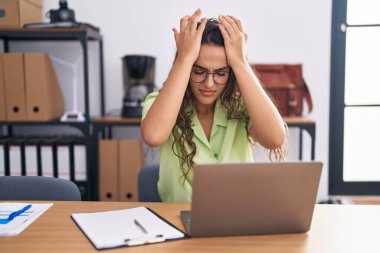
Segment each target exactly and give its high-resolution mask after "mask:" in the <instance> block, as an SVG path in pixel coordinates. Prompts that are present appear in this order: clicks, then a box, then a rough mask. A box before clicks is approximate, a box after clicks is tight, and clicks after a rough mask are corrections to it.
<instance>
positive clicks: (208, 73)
mask: <svg viewBox="0 0 380 253" xmlns="http://www.w3.org/2000/svg"><path fill="white" fill-rule="evenodd" d="M195 71H204V72H206V75H205V77H204V79H203V80H202V81H198V82H196V81H194V80H193V79H192V78H191V74H192V73H193V72H195ZM218 72H219V73H221V72H223V73H226V74H228V77H227V81H226V82H225V83H219V82H217V81H215V75H216V74H217V73H218ZM208 75H212V80H213V81H214V82H215V83H216V84H219V85H226V84H227V83H228V80H229V79H230V76H231V69H228V70H220V71H214V72H207V71H205V70H202V69H193V70H191V73H190V80H191V81H192V82H193V83H203V82H204V81H205V80H206V79H207V77H208Z"/></svg>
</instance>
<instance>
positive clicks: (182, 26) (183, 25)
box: [179, 15, 190, 32]
mask: <svg viewBox="0 0 380 253" xmlns="http://www.w3.org/2000/svg"><path fill="white" fill-rule="evenodd" d="M189 18H190V16H189V15H186V16H184V17H182V18H181V21H180V30H179V31H180V32H183V31H185V29H186V26H187V21H188V20H189Z"/></svg>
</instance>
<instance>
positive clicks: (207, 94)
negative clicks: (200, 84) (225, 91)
mask: <svg viewBox="0 0 380 253" xmlns="http://www.w3.org/2000/svg"><path fill="white" fill-rule="evenodd" d="M199 91H200V92H201V94H202V95H203V96H205V97H212V96H213V95H214V94H215V92H216V91H212V90H199Z"/></svg>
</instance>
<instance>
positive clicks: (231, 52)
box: [218, 15, 248, 68]
mask: <svg viewBox="0 0 380 253" xmlns="http://www.w3.org/2000/svg"><path fill="white" fill-rule="evenodd" d="M218 19H219V22H220V25H219V29H220V31H221V32H222V36H223V39H224V47H225V49H226V55H227V62H228V64H229V65H230V66H231V67H232V68H233V67H234V66H235V65H238V64H242V63H244V61H246V55H245V47H246V42H247V38H248V35H247V33H246V32H245V31H244V29H243V26H242V24H241V21H240V20H239V19H237V18H235V17H234V16H229V15H219V17H218Z"/></svg>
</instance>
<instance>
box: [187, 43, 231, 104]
mask: <svg viewBox="0 0 380 253" xmlns="http://www.w3.org/2000/svg"><path fill="white" fill-rule="evenodd" d="M229 71H230V66H229V65H228V64H227V57H226V52H225V50H224V47H222V46H215V45H201V49H200V52H199V56H198V59H197V60H196V61H195V63H194V65H193V68H192V71H191V74H190V87H191V91H192V93H193V95H194V98H195V101H194V102H195V103H196V104H197V105H198V106H199V105H201V106H202V105H206V106H209V105H213V104H214V103H215V101H216V99H217V98H218V97H219V96H220V95H221V94H222V92H223V91H224V89H225V88H226V87H227V81H228V76H229Z"/></svg>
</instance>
